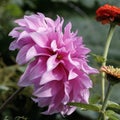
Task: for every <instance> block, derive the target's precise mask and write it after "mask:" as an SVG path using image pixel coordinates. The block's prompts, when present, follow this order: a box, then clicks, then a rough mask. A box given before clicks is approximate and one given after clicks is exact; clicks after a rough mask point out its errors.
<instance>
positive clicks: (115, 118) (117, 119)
mask: <svg viewBox="0 0 120 120" xmlns="http://www.w3.org/2000/svg"><path fill="white" fill-rule="evenodd" d="M105 115H106V116H107V117H108V118H109V119H108V120H120V115H119V114H117V113H115V112H114V111H112V110H107V111H106V112H105Z"/></svg>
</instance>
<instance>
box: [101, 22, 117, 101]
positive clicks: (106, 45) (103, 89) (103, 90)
mask: <svg viewBox="0 0 120 120" xmlns="http://www.w3.org/2000/svg"><path fill="white" fill-rule="evenodd" d="M114 31H115V24H113V23H112V24H110V29H109V32H108V35H107V41H106V44H105V49H104V53H103V58H104V61H103V63H102V66H105V65H106V61H107V55H108V51H109V47H110V43H111V40H112V37H113V34H114ZM101 84H102V102H103V101H104V98H105V95H104V93H105V73H102V83H101Z"/></svg>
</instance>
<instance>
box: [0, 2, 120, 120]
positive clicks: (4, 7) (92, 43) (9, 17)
mask: <svg viewBox="0 0 120 120" xmlns="http://www.w3.org/2000/svg"><path fill="white" fill-rule="evenodd" d="M105 3H109V4H111V5H116V6H118V7H120V0H0V106H1V105H2V104H3V102H4V101H5V100H6V99H7V98H8V97H9V96H10V95H11V94H12V93H13V92H15V91H16V90H17V89H18V86H17V82H18V80H19V77H20V75H21V74H22V73H23V72H24V70H25V66H19V65H17V64H16V62H15V57H16V53H17V51H15V52H13V51H12V52H11V51H9V49H8V48H9V44H10V42H11V41H12V40H13V39H12V38H11V37H9V36H8V34H9V32H10V31H11V30H12V29H13V28H14V27H15V24H14V22H13V21H14V20H15V19H18V18H22V17H23V16H24V15H30V14H33V13H37V12H42V13H44V14H45V16H48V17H51V18H52V19H56V16H57V15H59V16H61V17H63V18H64V20H65V24H66V23H67V22H69V21H71V23H72V25H73V28H72V30H73V31H75V30H78V33H79V36H82V37H83V39H84V43H85V44H86V46H87V47H89V48H90V49H91V53H90V56H89V58H88V59H89V61H90V62H89V64H90V65H91V66H93V67H96V68H98V69H99V67H100V65H101V61H100V58H101V57H100V56H102V54H103V50H104V45H105V42H106V36H107V33H108V30H109V25H102V24H101V23H99V22H97V21H96V20H95V11H96V9H97V8H98V7H99V6H101V5H104V4H105ZM98 58H99V59H98ZM119 61H120V26H117V27H116V31H115V34H114V36H113V40H112V43H111V46H110V51H109V55H108V64H109V65H114V66H116V67H120V62H119ZM91 79H92V80H93V89H91V96H90V103H97V102H99V100H100V98H101V92H100V90H101V88H100V82H101V79H100V77H99V76H91ZM116 90H117V92H116ZM119 92H120V84H117V85H116V86H115V87H114V89H113V91H112V94H111V97H110V99H111V100H112V101H114V102H117V103H119V104H120V94H119ZM31 93H32V90H31V88H29V87H27V88H25V89H24V90H23V91H22V92H21V93H20V94H19V95H17V96H16V97H15V99H14V100H13V101H12V102H11V103H10V104H8V105H7V106H6V108H5V109H4V111H2V112H1V113H0V120H43V119H45V120H94V119H96V118H97V113H95V112H93V111H86V110H84V111H82V110H81V109H80V108H78V109H77V110H76V111H75V112H74V113H73V114H72V115H70V116H65V117H62V116H61V115H59V114H55V115H51V116H45V115H42V114H40V112H42V111H44V108H38V106H37V104H35V103H34V102H33V101H32V100H31V97H32V95H31Z"/></svg>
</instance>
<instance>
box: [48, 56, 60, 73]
mask: <svg viewBox="0 0 120 120" xmlns="http://www.w3.org/2000/svg"><path fill="white" fill-rule="evenodd" d="M56 59H57V54H55V55H52V56H50V57H49V59H48V61H47V71H51V70H53V69H54V68H55V67H57V65H58V64H59V62H58V61H57V60H56Z"/></svg>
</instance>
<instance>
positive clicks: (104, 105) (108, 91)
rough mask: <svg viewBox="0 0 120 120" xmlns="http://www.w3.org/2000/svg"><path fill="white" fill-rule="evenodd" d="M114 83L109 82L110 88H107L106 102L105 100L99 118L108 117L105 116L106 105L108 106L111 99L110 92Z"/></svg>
mask: <svg viewBox="0 0 120 120" xmlns="http://www.w3.org/2000/svg"><path fill="white" fill-rule="evenodd" d="M112 86H113V85H112V84H111V83H110V82H109V85H108V89H107V92H106V96H105V99H104V102H103V105H102V108H101V112H102V113H101V114H100V115H99V118H98V120H106V117H105V114H104V113H105V110H106V106H107V101H108V99H109V96H110V92H111V90H112ZM102 118H103V119H102Z"/></svg>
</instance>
